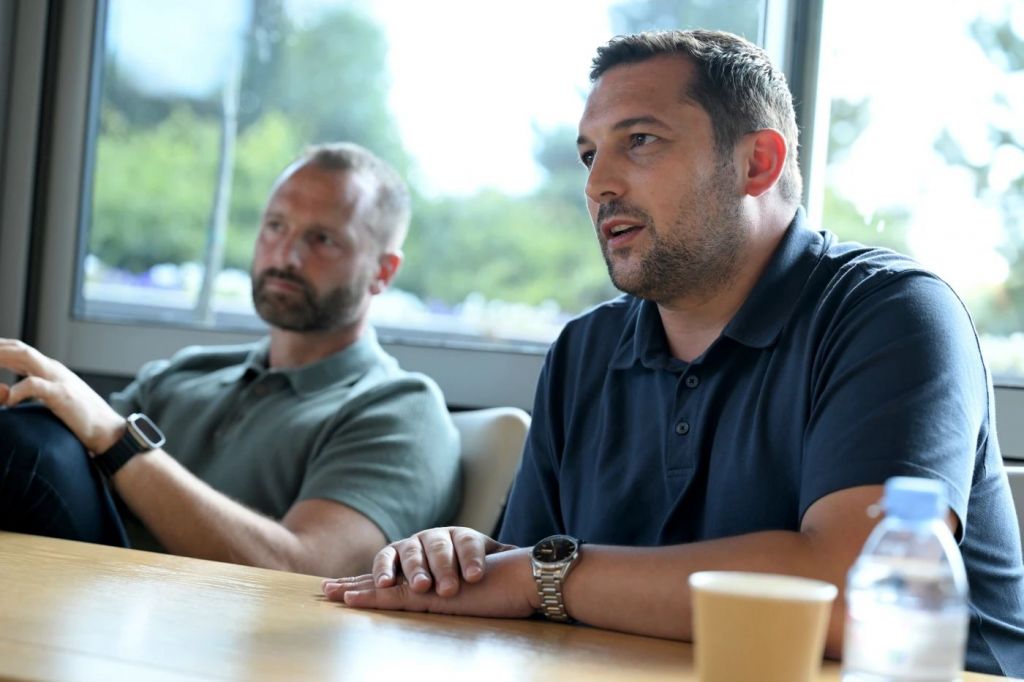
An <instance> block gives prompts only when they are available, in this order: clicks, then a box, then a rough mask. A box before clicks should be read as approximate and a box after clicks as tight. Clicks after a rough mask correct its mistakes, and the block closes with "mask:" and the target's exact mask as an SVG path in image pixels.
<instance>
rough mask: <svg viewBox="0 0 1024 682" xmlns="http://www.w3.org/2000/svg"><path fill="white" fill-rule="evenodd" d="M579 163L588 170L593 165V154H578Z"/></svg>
mask: <svg viewBox="0 0 1024 682" xmlns="http://www.w3.org/2000/svg"><path fill="white" fill-rule="evenodd" d="M580 163H582V164H583V165H584V166H586V167H587V168H590V167H591V166H592V165H593V164H594V152H583V153H582V154H580Z"/></svg>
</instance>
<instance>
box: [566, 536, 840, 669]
mask: <svg viewBox="0 0 1024 682" xmlns="http://www.w3.org/2000/svg"><path fill="white" fill-rule="evenodd" d="M854 556H855V555H853V554H851V555H849V556H848V555H847V553H843V554H842V555H839V554H837V553H836V551H835V547H834V546H831V545H830V546H829V547H828V548H827V549H826V548H825V547H824V546H822V545H821V544H820V543H818V542H817V541H816V538H815V536H814V535H811V534H807V533H800V532H787V531H770V532H761V533H752V534H749V535H742V536H736V537H732V538H724V539H720V540H712V541H706V542H699V543H693V544H689V545H677V546H673V547H660V548H636V547H607V546H597V545H584V546H583V550H582V552H581V557H582V558H581V560H580V561H579V563H578V564H577V565H576V567H575V568H574V569H573V571H572V573H571V574H570V576H569V578H568V580H567V581H566V586H565V601H566V606H567V608H568V610H569V613H570V615H572V616H573V617H574V618H576V619H577V620H579V621H581V622H584V623H587V624H589V625H594V626H597V627H603V628H608V629H612V630H621V631H625V632H632V633H636V634H642V635H651V636H655V637H666V638H671V639H680V640H687V641H689V640H692V638H693V632H692V630H691V606H692V603H691V598H690V589H689V585H688V583H687V580H688V577H689V575H690V574H691V573H695V572H697V571H701V570H742V571H755V572H768V573H785V574H789V575H800V576H805V577H810V578H816V579H819V580H825V581H827V582H830V583H833V584H835V585H836V586H838V587H839V588H840V590H841V589H842V587H843V584H844V582H845V574H846V570H847V568H848V567H849V564H850V562H852V561H853V559H854ZM843 617H844V608H843V599H842V594H840V597H839V598H838V599H837V600H836V602H835V604H834V606H833V611H832V619H831V621H830V625H829V635H828V642H827V646H826V652H827V653H828V655H830V656H833V657H836V656H838V655H839V652H840V651H841V646H842V623H843Z"/></svg>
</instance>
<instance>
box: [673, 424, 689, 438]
mask: <svg viewBox="0 0 1024 682" xmlns="http://www.w3.org/2000/svg"><path fill="white" fill-rule="evenodd" d="M689 432H690V425H689V424H688V423H687V422H679V423H678V424H676V433H678V434H679V435H680V436H685V435H686V434H688V433H689Z"/></svg>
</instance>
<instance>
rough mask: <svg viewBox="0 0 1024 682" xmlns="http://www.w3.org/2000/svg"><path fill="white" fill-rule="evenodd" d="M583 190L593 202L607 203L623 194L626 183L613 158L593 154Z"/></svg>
mask: <svg viewBox="0 0 1024 682" xmlns="http://www.w3.org/2000/svg"><path fill="white" fill-rule="evenodd" d="M584 191H585V192H586V194H587V198H589V199H590V200H591V201H593V202H594V203H595V204H603V203H607V202H609V201H611V200H612V199H617V198H619V197H621V196H622V195H623V194H625V192H626V183H625V180H624V179H623V177H622V174H621V173H620V171H619V166H618V165H617V164H616V163H615V162H614V159H613V158H611V157H606V156H604V155H602V154H594V160H593V161H592V162H591V164H590V173H589V174H588V175H587V184H586V187H585V190H584Z"/></svg>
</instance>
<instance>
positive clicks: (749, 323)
mask: <svg viewBox="0 0 1024 682" xmlns="http://www.w3.org/2000/svg"><path fill="white" fill-rule="evenodd" d="M826 246H827V244H826V243H825V237H824V235H822V234H821V233H819V232H814V231H812V230H810V229H808V227H807V218H806V216H805V215H804V210H803V208H802V207H801V208H798V209H797V212H796V216H794V218H793V222H791V223H790V224H789V228H787V229H786V233H785V234H784V235H783V236H782V241H781V242H779V245H778V247H776V249H775V253H774V254H773V255H772V257H771V260H769V261H768V265H767V267H765V269H764V272H763V273H762V274H761V277H760V279H758V280H757V283H756V284H755V285H754V288H753V289H751V291H750V295H748V296H747V300H746V301H744V302H743V305H742V306H740V309H739V310H738V311H737V312H736V314H735V315H734V316H733V318H732V319H731V320H729V323H728V324H727V325H726V326H725V329H724V330H722V336H727V337H729V338H731V339H733V340H735V341H738V342H739V343H742V344H743V345H745V346H750V347H752V348H767V347H768V346H771V345H773V344H774V343H775V341H776V340H777V339H778V338H779V334H780V333H781V332H782V329H783V327H785V326H786V324H787V323H788V322H789V319H790V318H791V317H792V316H793V310H794V308H795V307H796V305H797V303H798V302H799V300H800V292H802V291H803V289H804V286H805V285H806V284H807V279H808V278H809V277H810V276H811V272H812V271H813V270H814V268H815V266H816V265H817V264H818V262H819V261H820V260H821V256H822V254H823V253H824V252H825V248H826Z"/></svg>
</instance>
